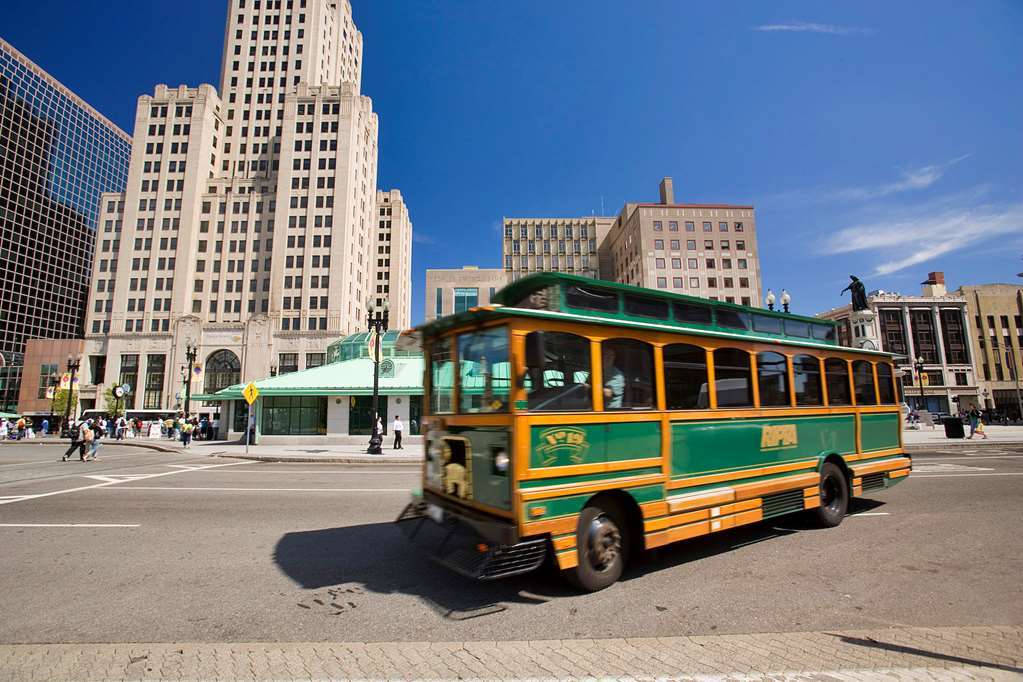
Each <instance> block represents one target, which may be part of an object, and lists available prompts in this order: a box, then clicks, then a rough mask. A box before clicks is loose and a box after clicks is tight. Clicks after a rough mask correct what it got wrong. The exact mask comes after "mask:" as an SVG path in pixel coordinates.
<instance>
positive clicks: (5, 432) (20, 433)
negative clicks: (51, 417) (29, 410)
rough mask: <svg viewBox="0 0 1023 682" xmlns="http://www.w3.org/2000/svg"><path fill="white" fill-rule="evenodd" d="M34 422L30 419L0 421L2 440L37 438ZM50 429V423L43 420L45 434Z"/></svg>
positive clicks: (20, 418) (0, 438)
mask: <svg viewBox="0 0 1023 682" xmlns="http://www.w3.org/2000/svg"><path fill="white" fill-rule="evenodd" d="M33 427H34V425H33V424H32V420H31V419H30V418H28V417H18V418H17V419H0V440H21V439H22V438H35V431H34V430H33ZM48 427H49V422H48V421H47V420H46V419H44V420H43V431H42V432H43V433H46V429H47V428H48Z"/></svg>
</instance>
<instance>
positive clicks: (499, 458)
mask: <svg viewBox="0 0 1023 682" xmlns="http://www.w3.org/2000/svg"><path fill="white" fill-rule="evenodd" d="M510 462H511V460H510V459H509V458H508V453H507V452H505V451H504V450H498V451H496V452H495V453H494V471H496V472H498V473H502V474H504V473H507V472H508V464H509V463H510Z"/></svg>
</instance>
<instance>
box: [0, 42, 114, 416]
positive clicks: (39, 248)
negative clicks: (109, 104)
mask: <svg viewBox="0 0 1023 682" xmlns="http://www.w3.org/2000/svg"><path fill="white" fill-rule="evenodd" d="M130 155H131V137H130V136H129V135H128V134H127V133H125V132H124V131H122V130H121V129H120V128H118V127H117V126H116V125H114V124H113V123H111V122H110V121H109V120H107V119H106V118H104V117H103V115H101V114H100V113H99V112H97V111H96V110H95V109H93V108H92V107H90V106H89V105H88V104H86V103H85V102H84V101H83V100H81V99H80V98H78V97H77V96H76V95H75V94H74V93H72V92H71V91H70V90H68V89H67V88H66V87H64V86H63V85H61V84H60V83H59V82H57V81H56V80H55V79H54V78H53V77H51V76H50V75H49V74H47V73H46V72H45V71H43V70H42V69H40V68H39V67H38V66H36V65H35V64H33V63H32V62H31V61H30V60H29V59H27V58H26V57H25V56H24V55H22V54H21V53H20V52H18V51H17V50H15V49H14V48H13V47H12V46H11V45H10V44H9V43H7V42H6V41H4V40H2V39H0V411H6V412H13V411H15V410H16V408H17V402H18V389H19V385H20V376H21V364H22V359H23V355H24V349H25V341H26V340H27V339H30V338H52V339H67V338H75V337H81V336H82V332H83V329H82V325H83V322H84V317H85V306H86V302H87V300H86V299H87V296H88V292H89V278H90V275H91V273H92V255H93V250H94V247H95V244H96V238H97V234H98V233H102V234H103V235H104V238H106V239H110V240H117V239H119V235H120V228H121V226H120V225H117V224H109V225H102V226H101V225H98V224H97V220H98V214H99V208H100V195H101V194H102V193H103V192H123V191H124V189H125V185H126V183H127V179H128V160H129V156H130Z"/></svg>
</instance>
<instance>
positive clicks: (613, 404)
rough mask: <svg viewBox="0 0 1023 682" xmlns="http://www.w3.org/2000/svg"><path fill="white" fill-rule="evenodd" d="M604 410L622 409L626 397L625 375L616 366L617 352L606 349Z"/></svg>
mask: <svg viewBox="0 0 1023 682" xmlns="http://www.w3.org/2000/svg"><path fill="white" fill-rule="evenodd" d="M603 360H604V362H603V367H604V409H608V410H620V409H622V398H623V397H624V396H625V374H624V373H623V372H622V370H620V369H618V366H617V365H615V352H614V350H613V349H611V348H607V347H605V348H604V358H603Z"/></svg>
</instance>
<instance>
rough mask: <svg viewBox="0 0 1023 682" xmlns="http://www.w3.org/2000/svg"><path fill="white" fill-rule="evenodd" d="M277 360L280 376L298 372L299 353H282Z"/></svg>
mask: <svg viewBox="0 0 1023 682" xmlns="http://www.w3.org/2000/svg"><path fill="white" fill-rule="evenodd" d="M277 358H278V363H277V374H278V376H280V375H281V374H291V373H292V372H297V371H298V353H280V354H278V356H277Z"/></svg>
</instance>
